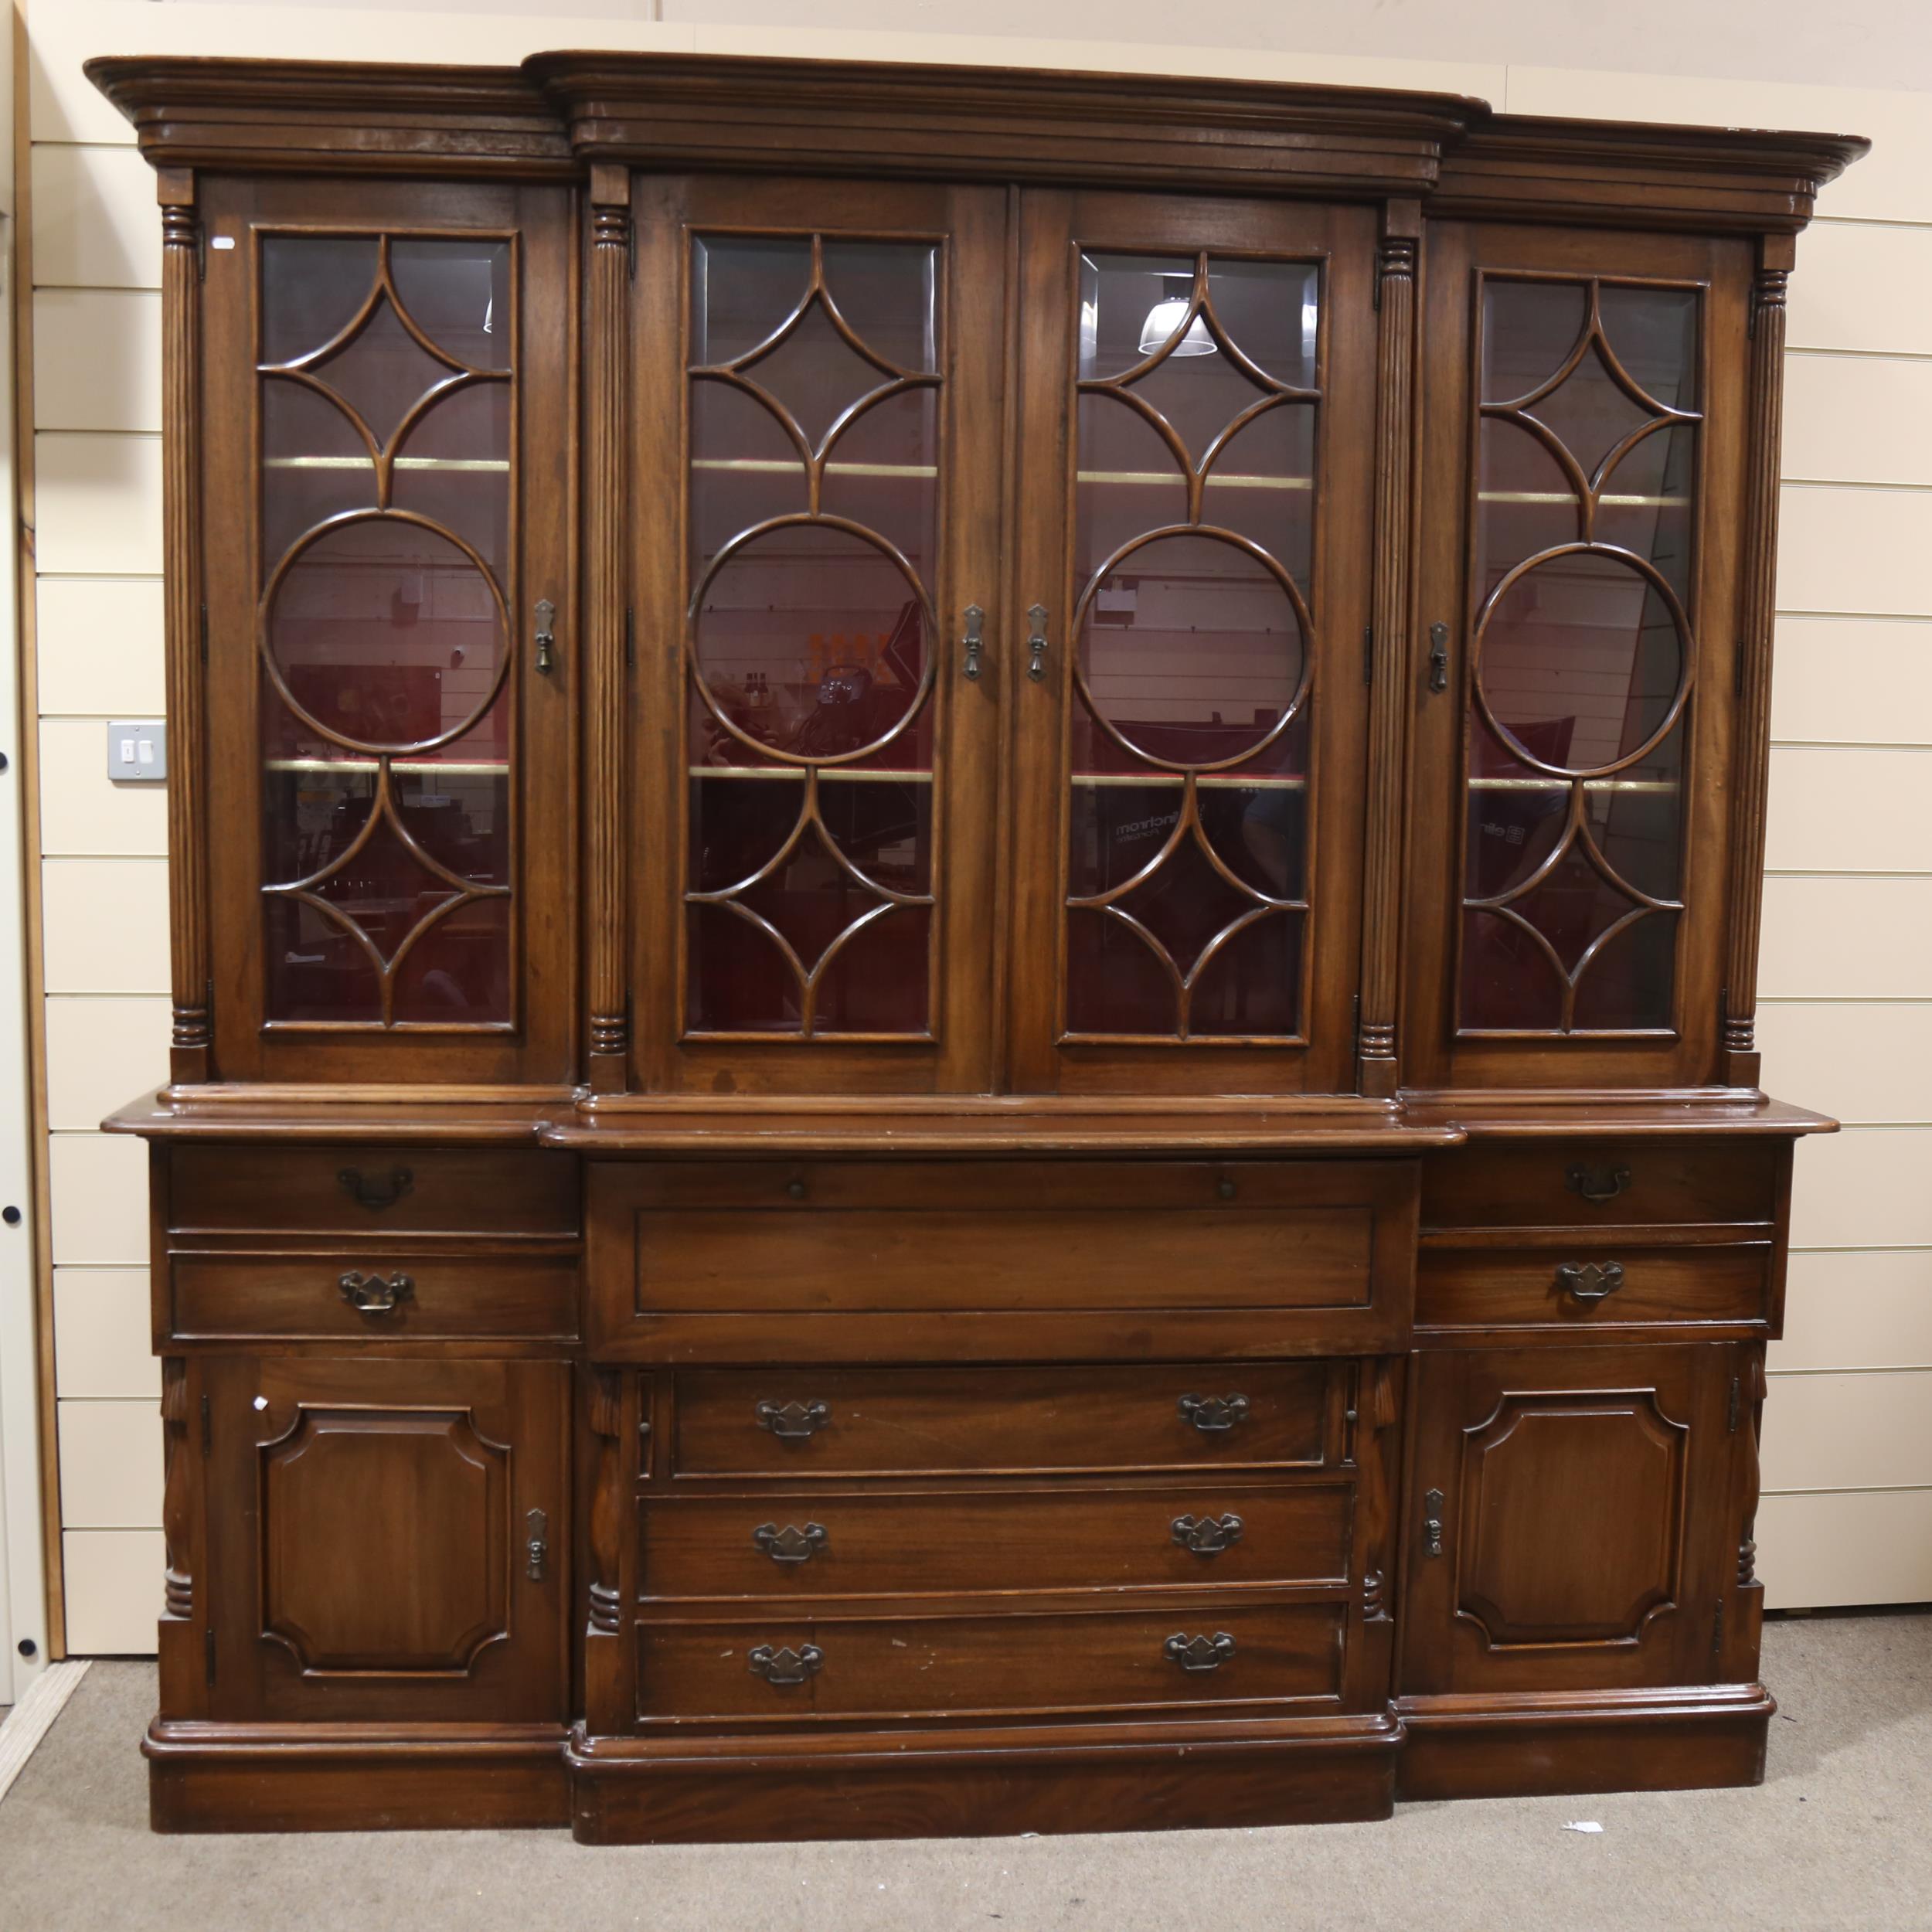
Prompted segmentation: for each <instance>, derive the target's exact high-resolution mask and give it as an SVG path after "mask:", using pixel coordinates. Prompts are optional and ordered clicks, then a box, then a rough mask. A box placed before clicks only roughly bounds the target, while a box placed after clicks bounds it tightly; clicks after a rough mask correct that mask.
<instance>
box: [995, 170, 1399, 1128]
mask: <svg viewBox="0 0 1932 1932" xmlns="http://www.w3.org/2000/svg"><path fill="white" fill-rule="evenodd" d="M1374 250H1375V228H1374V223H1373V220H1372V216H1371V215H1370V213H1369V211H1368V210H1366V209H1345V208H1330V209H1321V208H1296V207H1288V206H1269V205H1267V204H1265V203H1256V202H1221V201H1213V200H1196V199H1182V198H1180V197H1153V196H1138V195H1121V194H1103V193H1087V194H1077V195H1066V194H1061V193H1057V192H1048V191H1044V190H1043V191H1036V192H1030V193H1029V195H1028V196H1026V201H1025V212H1024V230H1023V236H1022V247H1021V255H1020V259H1021V262H1022V288H1021V304H1022V308H1021V315H1022V328H1021V336H1020V355H1021V358H1022V384H1023V387H1022V396H1023V402H1022V427H1021V440H1020V453H1019V464H1018V467H1017V468H1016V470H1015V472H1014V475H1013V481H1012V488H1013V490H1014V492H1015V495H1014V504H1015V511H1016V529H1015V558H1016V564H1017V567H1016V570H1015V575H1014V577H1013V580H1012V589H1011V593H1010V594H1011V598H1012V605H1013V608H1012V609H1011V610H1010V611H1009V614H1008V621H1009V625H1011V626H1013V627H1016V628H1019V631H1020V633H1021V635H1022V638H1023V639H1024V640H1025V642H1026V649H1025V651H1024V652H1023V653H1022V654H1020V655H1016V656H1015V657H1014V658H1012V661H1011V668H1010V672H1009V677H1008V679H1007V682H1006V686H1005V688H1006V690H1007V692H1008V693H1009V703H1010V705H1011V706H1012V711H1013V713H1014V718H1013V730H1014V733H1015V740H1014V741H1015V747H1016V752H1015V764H1014V771H1015V801H1014V809H1013V811H1012V825H1013V827H1014V828H1015V836H1014V845H1013V858H1012V866H1013V879H1014V889H1015V910H1014V917H1013V927H1012V930H1013V935H1014V936H1013V940H1012V957H1013V961H1014V967H1013V970H1012V972H1011V975H1010V976H1009V1007H1010V1012H1011V1015H1012V1020H1011V1026H1012V1046H1011V1059H1012V1075H1013V1081H1014V1084H1015V1087H1017V1088H1018V1089H1019V1090H1022V1091H1034V1092H1040V1091H1053V1090H1063V1091H1070V1092H1071V1091H1089V1092H1096V1091H1107V1090H1121V1089H1124V1088H1133V1089H1143V1090H1168V1091H1176V1092H1201V1091H1216V1090H1220V1091H1227V1090H1238V1091H1246V1092H1288V1091H1302V1090H1306V1091H1312V1092H1317V1093H1320V1092H1328V1091H1335V1090H1340V1089H1342V1088H1344V1087H1352V1085H1353V1073H1352V1058H1351V1055H1352V1040H1351V1039H1350V1030H1351V1029H1350V1015H1351V1002H1352V997H1353V995H1354V992H1355V984H1356V975H1355V966H1356V961H1357V957H1358V951H1359V948H1358V928H1359V900H1360V885H1361V879H1360V873H1361V842H1362V824H1361V816H1360V808H1359V800H1360V798H1361V795H1362V775H1363V757H1364V734H1365V731H1366V689H1365V685H1364V679H1363V665H1364V655H1365V654H1364V636H1365V628H1366V624H1367V622H1368V597H1369V572H1368V558H1369V549H1370V546H1369V543H1368V541H1367V538H1368V533H1369V530H1370V529H1371V526H1372V521H1373V505H1372V447H1373V437H1372V428H1373V422H1374V377H1375V330H1374V328H1373V325H1372V315H1371V314H1370V307H1371V293H1372V291H1371V281H1372V266H1373V257H1374Z"/></svg>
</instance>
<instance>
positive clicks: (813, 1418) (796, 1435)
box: [753, 1402, 832, 1442]
mask: <svg viewBox="0 0 1932 1932" xmlns="http://www.w3.org/2000/svg"><path fill="white" fill-rule="evenodd" d="M753 1413H754V1414H755V1415H756V1416H757V1418H758V1423H759V1427H760V1428H764V1429H769V1430H770V1431H771V1433H772V1434H774V1436H777V1437H781V1439H782V1440H784V1441H786V1442H800V1441H802V1440H804V1438H805V1437H807V1436H815V1435H816V1434H818V1431H819V1430H821V1429H823V1428H825V1427H828V1425H829V1424H830V1423H831V1421H832V1409H831V1406H830V1405H829V1404H828V1403H823V1402H787V1403H782V1404H781V1403H776V1402H761V1403H759V1404H758V1406H757V1409H756V1410H753Z"/></svg>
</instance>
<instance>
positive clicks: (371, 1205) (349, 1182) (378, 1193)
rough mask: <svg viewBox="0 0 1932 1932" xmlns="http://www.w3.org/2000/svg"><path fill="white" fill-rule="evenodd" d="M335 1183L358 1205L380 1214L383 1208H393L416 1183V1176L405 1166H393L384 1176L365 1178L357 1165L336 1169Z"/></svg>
mask: <svg viewBox="0 0 1932 1932" xmlns="http://www.w3.org/2000/svg"><path fill="white" fill-rule="evenodd" d="M335 1184H336V1185H337V1186H338V1187H339V1188H340V1189H342V1192H344V1193H345V1194H346V1195H349V1196H351V1197H352V1199H354V1201H355V1205H356V1206H358V1207H366V1208H367V1209H369V1213H372V1214H380V1213H382V1211H383V1209H385V1208H393V1206H395V1205H396V1202H398V1201H400V1200H401V1199H402V1198H403V1196H404V1195H406V1193H408V1192H409V1191H410V1189H411V1188H413V1186H415V1185H416V1176H415V1175H413V1174H412V1173H411V1172H410V1171H409V1169H408V1168H406V1167H393V1168H390V1169H389V1173H388V1175H386V1177H379V1178H378V1179H375V1180H370V1179H367V1178H366V1176H365V1175H364V1174H363V1172H362V1169H361V1168H359V1167H345V1168H339V1169H338V1171H337V1172H336V1175H335Z"/></svg>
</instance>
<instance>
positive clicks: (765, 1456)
mask: <svg viewBox="0 0 1932 1932" xmlns="http://www.w3.org/2000/svg"><path fill="white" fill-rule="evenodd" d="M1343 1373H1344V1371H1343V1369H1342V1365H1340V1364H1338V1363H1335V1364H1331V1363H1328V1362H1244V1363H1243V1364H1241V1365H1240V1366H1239V1367H1238V1368H1233V1369H1231V1368H1230V1366H1228V1365H1226V1364H1225V1363H1219V1362H1212V1363H1210V1362H1203V1363H1198V1364H1182V1365H1180V1366H1174V1367H1164V1368H1158V1369H1155V1368H1132V1369H1119V1368H1087V1369H1082V1370H1081V1371H1080V1372H1079V1373H1078V1374H1077V1375H1075V1374H1072V1373H1070V1372H1068V1371H1066V1370H1064V1369H814V1370H813V1371H811V1372H810V1373H809V1374H806V1375H803V1376H799V1375H794V1374H791V1373H787V1372H784V1371H781V1370H777V1369H689V1370H684V1371H681V1372H679V1373H678V1374H677V1375H676V1376H674V1377H672V1378H671V1387H670V1390H669V1391H668V1393H669V1395H670V1398H671V1401H672V1403H673V1404H674V1405H675V1406H674V1407H673V1409H672V1420H670V1422H669V1423H668V1424H667V1425H666V1444H667V1446H666V1447H665V1451H664V1454H665V1464H664V1467H665V1473H666V1474H667V1475H672V1476H675V1477H678V1478H688V1477H713V1476H716V1477H745V1476H757V1477H763V1478H774V1479H776V1480H777V1481H781V1482H784V1481H791V1480H793V1479H795V1478H801V1477H806V1476H812V1477H846V1476H892V1475H952V1474H971V1473H975V1472H988V1473H990V1472H992V1471H996V1470H1004V1471H1012V1472H1013V1473H1015V1474H1020V1473H1024V1472H1026V1471H1054V1470H1057V1471H1084V1470H1094V1469H1121V1470H1127V1469H1182V1468H1190V1469H1191V1468H1199V1469H1202V1470H1204V1471H1213V1470H1226V1471H1236V1470H1257V1469H1270V1468H1284V1467H1286V1468H1311V1469H1318V1468H1325V1467H1327V1466H1329V1465H1331V1464H1333V1463H1335V1462H1338V1461H1340V1459H1341V1455H1342V1448H1341V1444H1340V1440H1339V1439H1338V1436H1337V1435H1336V1434H1335V1431H1334V1427H1333V1420H1332V1419H1333V1418H1334V1417H1335V1415H1336V1412H1337V1410H1338V1406H1340V1403H1341V1400H1342V1396H1343V1393H1344V1390H1345V1383H1344V1382H1343V1379H1342V1377H1343ZM1188 1395H1206V1396H1216V1397H1219V1398H1220V1399H1222V1400H1223V1401H1226V1400H1228V1399H1229V1398H1231V1397H1235V1396H1238V1397H1240V1399H1241V1401H1242V1403H1243V1406H1242V1407H1241V1409H1240V1413H1239V1415H1238V1417H1234V1418H1232V1419H1231V1420H1230V1426H1229V1427H1226V1428H1224V1429H1217V1430H1202V1429H1200V1428H1198V1427H1196V1426H1195V1425H1194V1423H1192V1421H1191V1420H1189V1417H1188V1416H1187V1415H1185V1414H1183V1413H1182V1410H1181V1406H1180V1404H1181V1399H1182V1396H1188ZM764 1401H775V1402H777V1403H778V1404H779V1405H780V1406H781V1407H782V1406H784V1405H785V1404H786V1403H791V1402H794V1401H801V1402H804V1403H806V1404H807V1405H808V1406H809V1405H810V1404H811V1403H817V1402H823V1403H825V1406H826V1410H827V1420H826V1426H825V1427H823V1428H821V1429H818V1430H814V1431H813V1432H812V1433H811V1434H810V1435H808V1436H801V1437H794V1438H793V1439H791V1440H783V1439H781V1438H780V1437H777V1436H776V1435H774V1434H772V1433H771V1432H770V1430H768V1429H767V1428H765V1427H763V1426H762V1425H761V1424H760V1420H759V1417H758V1413H757V1410H758V1405H759V1403H760V1402H764Z"/></svg>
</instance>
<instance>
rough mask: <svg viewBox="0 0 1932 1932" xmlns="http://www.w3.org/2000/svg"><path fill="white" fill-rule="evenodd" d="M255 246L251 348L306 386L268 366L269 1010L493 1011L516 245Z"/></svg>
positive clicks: (466, 1015) (504, 868)
mask: <svg viewBox="0 0 1932 1932" xmlns="http://www.w3.org/2000/svg"><path fill="white" fill-rule="evenodd" d="M262 263H263V277H264V282H263V289H262V318H263V321H262V332H263V342H264V355H265V357H266V358H267V361H268V362H270V363H271V364H272V363H274V362H278V361H279V362H294V361H298V360H299V361H301V362H302V363H303V366H304V368H305V369H307V370H308V372H309V373H310V374H311V376H312V377H313V378H314V382H315V383H319V384H320V385H321V388H319V389H318V388H317V387H316V386H314V384H313V383H304V382H301V381H298V380H296V379H293V378H291V377H288V376H281V375H277V374H274V373H273V372H270V370H268V369H265V370H264V376H263V379H262V386H261V408H262V434H263V446H264V447H263V453H264V471H263V478H262V552H263V569H264V573H265V575H266V576H267V577H268V579H269V580H270V583H271V585H272V587H271V588H270V592H269V597H268V607H267V615H266V619H265V621H264V635H263V650H264V655H265V658H266V660H267V662H266V667H265V668H267V671H269V672H270V673H271V674H272V675H270V676H267V677H265V678H264V679H263V681H262V683H261V687H260V690H261V695H260V705H261V738H262V747H263V755H264V774H263V824H262V838H263V856H264V880H265V896H264V915H265V918H266V922H267V927H266V940H267V946H266V951H267V1015H268V1017H269V1018H270V1019H271V1020H274V1021H277V1022H283V1023H287V1022H296V1023H301V1022H332V1023H338V1024H340V1023H348V1024H352V1025H359V1026H393V1025H431V1026H488V1025H501V1024H503V1023H505V1022H507V1021H508V1020H509V1018H510V1015H511V1010H512V1002H511V990H510V985H509V968H510V960H511V956H512V944H513V935H512V929H511V920H512V909H511V906H510V904H509V898H508V893H509V886H510V884H511V879H512V803H511V796H512V795H511V789H510V783H511V775H510V764H509V747H510V744H511V743H512V739H513V737H514V736H515V719H514V713H513V709H512V706H513V699H512V694H511V692H510V689H509V685H508V684H507V683H506V682H505V672H506V670H507V668H508V663H507V660H508V655H509V649H510V643H509V638H508V637H507V635H506V634H505V624H504V618H503V613H502V604H501V601H500V599H499V597H498V593H497V589H496V586H495V582H494V581H493V577H495V578H504V577H507V576H508V574H509V565H510V554H509V502H510V496H511V491H512V477H511V474H510V465H511V458H512V415H513V410H514V403H513V399H512V395H511V386H510V383H509V381H508V380H506V379H503V377H504V376H505V375H506V374H507V372H508V369H509V361H510V332H511V321H512V316H511V301H512V298H511V293H510V274H511V250H510V247H509V243H507V242H505V241H502V240H492V239H490V238H488V237H478V238H475V239H473V240H460V239H459V240H440V239H439V240H420V241H419V240H412V239H409V238H395V239H393V240H389V241H387V242H385V241H384V240H383V239H382V238H380V237H377V236H354V237H336V236H318V237H307V236H302V237H294V236H275V237H270V238H269V239H268V240H266V241H265V242H264V245H263V251H262ZM385 274H386V275H387V277H388V278H389V279H388V281H387V283H385V281H384V276H385ZM405 309H406V311H407V312H408V313H407V320H405V317H404V313H403V311H404V310H405ZM358 316H359V317H360V318H361V320H360V321H356V320H355V318H357V317H358ZM411 325H413V327H412V326H411ZM345 328H349V331H350V332H349V334H348V336H347V339H346V340H342V341H335V338H339V337H341V336H342V333H343V331H344V329H345ZM419 336H421V337H425V338H427V339H428V340H429V341H430V342H433V343H434V345H435V349H436V352H435V353H434V354H432V353H431V352H430V350H429V349H427V348H425V347H424V346H423V342H421V341H420V340H419V339H418V337H419ZM332 341H335V346H333V347H332V348H329V352H328V354H326V355H320V354H318V351H319V350H321V349H324V348H325V347H328V345H330V344H331V342H332ZM464 370H480V371H482V372H485V373H482V374H481V375H466V374H464V373H463V371H464ZM426 397H429V398H431V399H432V400H429V401H428V403H427V406H423V407H419V405H421V404H423V402H424V399H425V398H426ZM350 410H354V411H355V413H357V414H359V415H360V416H361V417H362V420H363V421H364V423H365V424H366V427H367V428H368V429H369V432H370V434H372V436H373V437H374V438H375V439H376V442H377V444H378V446H379V447H383V448H385V449H386V454H388V455H389V456H390V457H393V463H392V464H391V466H390V468H389V471H388V472H387V474H386V475H385V474H384V472H383V470H382V469H381V468H379V466H378V465H377V464H375V463H373V462H372V461H371V460H370V455H369V448H368V445H367V444H366V441H365V440H364V438H363V437H362V434H360V432H359V430H357V429H356V428H355V424H354V423H353V421H352V417H351V415H350V413H349V412H350ZM345 513H346V519H347V520H344V518H345ZM328 519H335V521H333V522H330V521H328ZM318 526H321V527H318ZM465 545H467V546H469V547H468V548H467V549H466V548H465V547H464V546H465ZM472 552H474V553H475V554H474V555H473V554H472ZM479 558H480V560H481V562H480V563H479Z"/></svg>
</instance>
